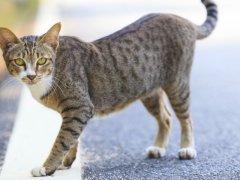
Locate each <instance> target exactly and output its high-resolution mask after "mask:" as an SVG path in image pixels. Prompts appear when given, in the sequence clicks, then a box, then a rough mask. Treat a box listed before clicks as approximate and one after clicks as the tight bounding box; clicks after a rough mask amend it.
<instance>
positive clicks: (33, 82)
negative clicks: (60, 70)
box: [22, 79, 39, 85]
mask: <svg viewBox="0 0 240 180" xmlns="http://www.w3.org/2000/svg"><path fill="white" fill-rule="evenodd" d="M22 82H23V83H25V84H26V85H34V84H37V83H38V82H39V80H26V79H22Z"/></svg>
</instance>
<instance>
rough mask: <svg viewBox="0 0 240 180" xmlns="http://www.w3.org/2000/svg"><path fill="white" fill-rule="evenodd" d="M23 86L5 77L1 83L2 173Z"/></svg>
mask: <svg viewBox="0 0 240 180" xmlns="http://www.w3.org/2000/svg"><path fill="white" fill-rule="evenodd" d="M20 92H21V86H20V84H19V83H17V82H16V80H14V79H13V78H11V77H9V76H5V78H3V80H2V81H1V82H0V172H1V168H2V165H3V162H4V158H5V154H6V150H7V145H8V141H9V138H10V136H11V132H12V128H13V124H14V121H15V116H16V113H17V107H18V101H19V95H20Z"/></svg>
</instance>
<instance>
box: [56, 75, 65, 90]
mask: <svg viewBox="0 0 240 180" xmlns="http://www.w3.org/2000/svg"><path fill="white" fill-rule="evenodd" d="M53 79H54V80H55V79H56V80H57V82H59V83H61V84H62V85H63V87H64V88H66V87H67V86H66V85H65V84H63V83H62V82H61V80H60V79H58V78H57V77H53Z"/></svg>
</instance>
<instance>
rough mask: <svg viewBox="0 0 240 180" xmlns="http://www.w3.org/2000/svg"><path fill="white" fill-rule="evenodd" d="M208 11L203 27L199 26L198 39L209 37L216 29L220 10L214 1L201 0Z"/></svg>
mask: <svg viewBox="0 0 240 180" xmlns="http://www.w3.org/2000/svg"><path fill="white" fill-rule="evenodd" d="M201 1H202V3H203V4H204V6H205V7H206V10H207V18H206V20H205V22H204V23H203V25H201V26H198V37H197V39H203V38H206V37H208V36H209V35H210V34H211V33H212V31H213V30H214V29H215V27H216V24H217V20H218V9H217V5H216V3H215V2H214V0H201Z"/></svg>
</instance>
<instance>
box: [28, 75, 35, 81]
mask: <svg viewBox="0 0 240 180" xmlns="http://www.w3.org/2000/svg"><path fill="white" fill-rule="evenodd" d="M27 77H28V79H30V80H34V79H35V77H36V75H27Z"/></svg>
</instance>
